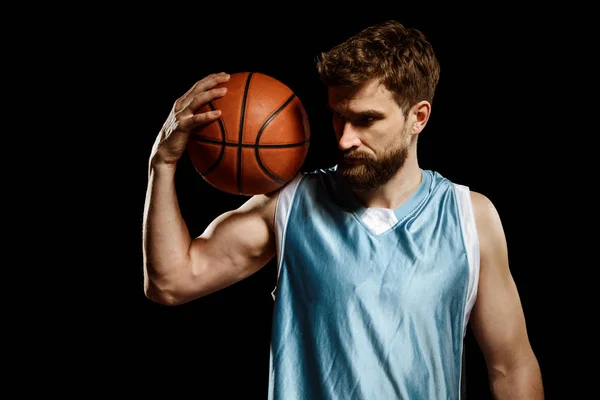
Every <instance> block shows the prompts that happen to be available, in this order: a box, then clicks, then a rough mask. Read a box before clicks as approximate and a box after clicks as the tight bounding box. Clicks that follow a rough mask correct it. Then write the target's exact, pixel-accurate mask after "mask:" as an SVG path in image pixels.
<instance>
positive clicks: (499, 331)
mask: <svg viewBox="0 0 600 400" xmlns="http://www.w3.org/2000/svg"><path fill="white" fill-rule="evenodd" d="M472 199H473V205H474V210H475V219H476V223H477V231H478V235H479V242H480V243H479V247H480V273H479V285H478V291H477V300H476V302H475V304H474V306H473V311H472V313H471V320H470V325H471V328H472V330H473V334H474V336H475V338H476V340H477V342H478V343H479V346H480V348H481V350H482V353H483V355H484V357H485V359H486V362H487V364H488V365H489V366H490V367H491V368H492V369H500V370H504V369H506V368H509V367H510V366H511V365H514V364H517V363H518V362H519V359H520V357H522V356H525V355H526V356H529V355H530V345H529V340H528V337H527V330H526V326H525V317H524V314H523V309H522V305H521V301H520V298H519V293H518V290H517V287H516V284H515V281H514V279H513V277H512V274H511V272H510V268H509V263H508V250H507V244H506V237H505V234H504V231H503V228H502V224H501V221H500V217H499V215H498V213H497V211H496V209H495V208H494V206H493V205H492V203H491V202H490V201H489V200H488V199H487V198H486V197H484V196H482V195H479V194H477V193H475V194H473V195H472Z"/></svg>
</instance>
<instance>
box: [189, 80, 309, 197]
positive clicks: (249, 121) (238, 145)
mask: <svg viewBox="0 0 600 400" xmlns="http://www.w3.org/2000/svg"><path fill="white" fill-rule="evenodd" d="M222 85H223V86H227V93H226V94H225V96H223V97H222V98H219V99H216V100H214V101H213V102H211V103H209V104H207V105H206V106H205V107H203V108H202V109H201V110H200V111H201V112H205V111H209V110H215V109H219V110H221V111H222V112H221V117H220V118H219V119H218V120H216V121H214V122H211V123H210V124H208V125H205V126H203V127H202V128H200V129H199V130H197V131H196V132H194V133H193V134H192V135H191V136H190V140H189V142H188V147H187V151H188V155H189V157H190V160H191V162H192V164H193V165H194V168H195V169H196V171H197V172H198V173H199V174H200V175H201V176H202V177H203V178H204V180H206V181H207V182H208V183H209V184H211V185H212V186H214V187H216V188H217V189H219V190H222V191H224V192H227V193H232V194H238V195H248V196H249V195H255V194H264V193H269V192H272V191H274V190H277V189H279V188H281V187H282V186H283V185H285V184H286V183H287V182H289V181H290V180H292V179H293V178H294V176H295V175H296V174H297V173H298V172H299V170H300V168H301V167H302V164H303V163H304V161H305V159H306V156H307V154H308V148H309V141H310V127H309V123H308V118H307V115H306V111H305V109H304V107H303V105H302V103H301V102H300V99H299V98H298V97H297V96H296V95H295V94H294V92H293V91H292V90H291V89H290V88H289V87H288V86H287V85H285V84H283V83H282V82H281V81H279V80H277V79H275V78H273V77H271V76H268V75H265V74H262V73H258V72H238V73H233V74H231V77H230V78H229V81H227V82H226V83H224V84H222Z"/></svg>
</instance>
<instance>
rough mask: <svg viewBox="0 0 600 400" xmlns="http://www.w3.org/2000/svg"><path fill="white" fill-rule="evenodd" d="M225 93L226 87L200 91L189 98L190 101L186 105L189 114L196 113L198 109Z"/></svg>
mask: <svg viewBox="0 0 600 400" xmlns="http://www.w3.org/2000/svg"><path fill="white" fill-rule="evenodd" d="M225 93H227V88H226V87H218V88H213V89H210V90H208V91H206V92H202V93H200V94H198V95H196V96H195V97H194V98H192V99H191V100H190V103H189V104H188V106H187V111H189V112H190V113H191V114H196V112H198V110H199V109H201V108H202V107H204V106H205V105H207V104H208V103H210V102H211V101H214V100H216V99H220V98H221V97H223V96H225Z"/></svg>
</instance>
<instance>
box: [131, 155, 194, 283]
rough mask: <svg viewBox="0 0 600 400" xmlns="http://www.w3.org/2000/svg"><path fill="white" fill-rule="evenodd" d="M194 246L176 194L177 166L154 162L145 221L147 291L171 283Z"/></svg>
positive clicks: (147, 194) (149, 183)
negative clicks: (190, 248) (152, 287)
mask: <svg viewBox="0 0 600 400" xmlns="http://www.w3.org/2000/svg"><path fill="white" fill-rule="evenodd" d="M190 243H191V236H190V233H189V230H188V228H187V226H186V224H185V221H184V220H183V217H182V215H181V211H180V209H179V204H178V201H177V195H176V191H175V165H167V164H161V163H151V164H150V170H149V176H148V188H147V192H146V201H145V205H144V221H143V254H144V279H145V285H146V289H147V290H148V288H151V286H152V285H154V286H156V285H161V283H166V282H169V280H170V279H172V277H173V276H175V274H177V273H178V272H180V271H181V270H182V269H183V268H184V267H185V266H186V265H187V262H188V250H189V247H190Z"/></svg>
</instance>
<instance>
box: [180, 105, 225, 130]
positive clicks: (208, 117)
mask: <svg viewBox="0 0 600 400" xmlns="http://www.w3.org/2000/svg"><path fill="white" fill-rule="evenodd" d="M220 116H221V110H212V111H206V112H201V113H197V114H192V115H190V116H189V118H187V119H186V120H185V125H186V126H185V128H186V131H188V132H193V131H194V130H196V129H199V128H200V127H202V126H204V125H206V124H209V123H211V122H213V121H216V120H217V119H219V117H220Z"/></svg>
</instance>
